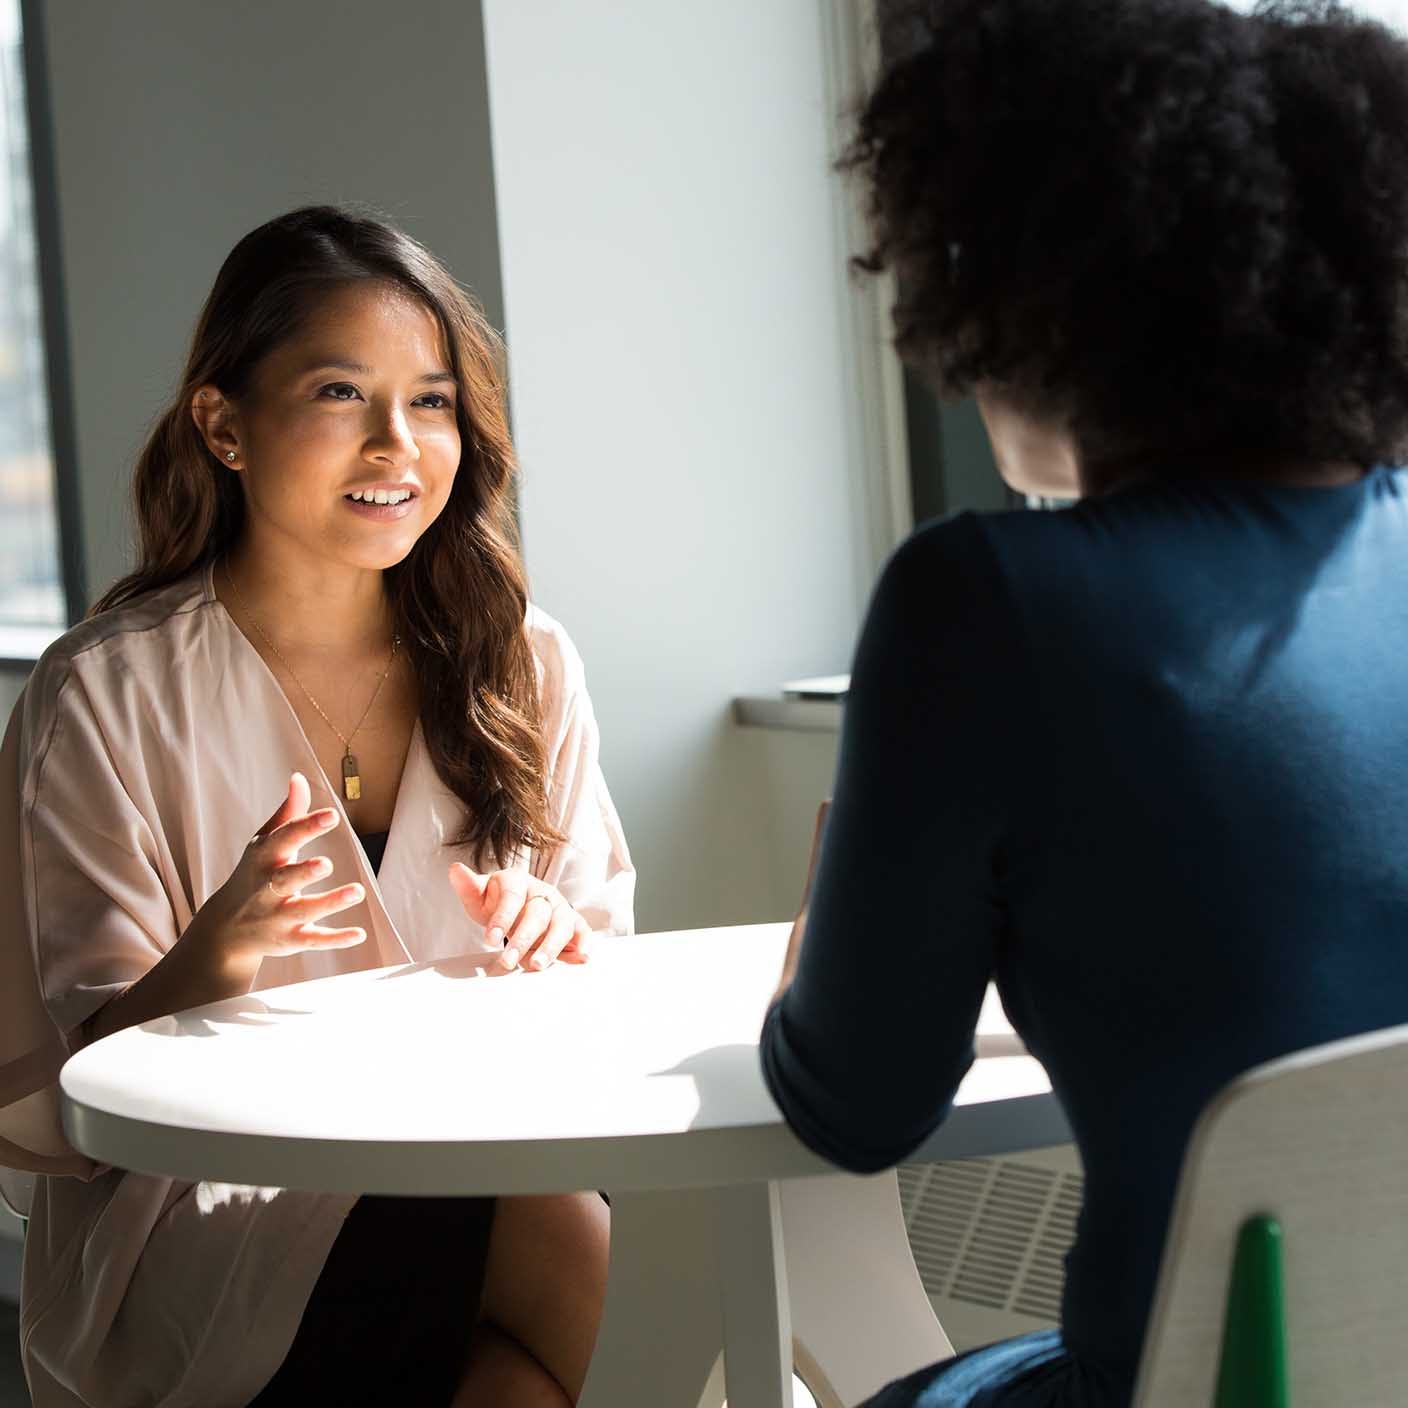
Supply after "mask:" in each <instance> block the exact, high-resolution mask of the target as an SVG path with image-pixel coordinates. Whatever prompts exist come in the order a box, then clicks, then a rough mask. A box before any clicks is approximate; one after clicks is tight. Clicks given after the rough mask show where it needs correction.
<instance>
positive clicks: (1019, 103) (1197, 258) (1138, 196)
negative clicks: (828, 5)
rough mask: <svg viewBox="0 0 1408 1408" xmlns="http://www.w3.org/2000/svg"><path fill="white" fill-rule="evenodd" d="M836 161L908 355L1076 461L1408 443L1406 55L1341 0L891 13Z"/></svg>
mask: <svg viewBox="0 0 1408 1408" xmlns="http://www.w3.org/2000/svg"><path fill="white" fill-rule="evenodd" d="M881 14H882V35H881V38H882V51H883V52H884V53H885V54H886V56H887V60H888V61H889V67H888V69H887V71H886V73H885V75H884V77H883V78H882V79H881V81H880V83H879V86H878V87H877V89H876V91H875V92H874V93H873V94H872V95H871V96H870V98H869V99H868V101H867V102H866V103H865V104H864V106H863V109H862V111H861V113H860V116H859V122H858V127H857V131H856V135H855V138H854V141H853V142H852V144H851V146H850V147H849V149H848V150H847V152H846V153H845V154H844V155H843V157H842V160H841V163H840V165H841V166H842V168H843V169H849V170H853V171H856V172H858V173H859V174H860V175H861V177H862V178H863V182H864V186H865V190H866V193H867V195H868V198H869V207H870V216H871V220H872V229H873V231H874V236H875V244H874V248H873V249H872V251H871V252H870V253H869V254H868V255H865V256H862V257H860V258H858V259H856V260H855V261H853V262H854V263H855V264H856V265H857V266H858V267H860V268H863V269H867V270H870V271H872V272H876V271H879V270H881V269H884V268H892V269H893V270H895V272H896V274H897V276H898V278H897V283H898V288H899V297H898V301H897V304H896V307H895V333H896V337H895V341H896V346H897V347H898V349H899V351H900V353H901V354H902V355H903V356H904V357H906V359H908V360H910V361H911V362H913V363H915V364H916V365H917V366H918V367H919V368H921V369H922V370H923V371H925V372H926V373H927V374H928V376H929V377H930V379H932V380H933V381H934V383H935V384H936V387H937V389H938V391H939V393H940V394H941V395H946V396H962V395H965V394H967V393H968V392H970V391H972V390H973V389H975V388H976V387H978V386H980V385H982V384H985V383H993V384H996V385H999V386H1001V387H1002V388H1003V389H1004V390H1006V391H1007V392H1009V393H1010V394H1013V395H1017V396H1020V397H1022V398H1024V400H1025V402H1026V404H1028V405H1029V406H1030V407H1031V408H1032V409H1033V410H1034V411H1036V412H1038V413H1040V414H1042V415H1045V416H1049V417H1052V418H1054V419H1057V420H1059V421H1060V422H1061V423H1063V424H1066V425H1068V426H1069V427H1070V428H1071V430H1072V431H1073V432H1074V434H1075V437H1076V440H1077V443H1078V444H1079V445H1081V447H1082V448H1083V449H1084V450H1086V451H1087V452H1097V451H1098V452H1099V453H1106V454H1107V453H1117V454H1124V453H1137V454H1149V453H1155V454H1161V453H1163V452H1172V453H1176V454H1184V453H1186V452H1189V451H1194V452H1197V451H1209V452H1216V453H1219V454H1225V453H1229V452H1230V453H1241V452H1250V453H1255V454H1262V455H1264V454H1272V455H1279V454H1286V455H1294V456H1297V457H1304V456H1309V457H1312V458H1315V459H1327V460H1349V461H1353V462H1356V463H1359V464H1362V465H1366V466H1367V465H1373V464H1378V463H1384V462H1387V461H1391V460H1397V459H1399V458H1401V457H1402V455H1403V454H1404V452H1405V450H1408V43H1405V42H1404V41H1403V40H1402V39H1401V38H1399V37H1397V36H1396V35H1394V34H1393V33H1392V32H1391V31H1389V30H1388V29H1385V28H1384V27H1383V26H1381V25H1378V24H1375V23H1372V22H1369V21H1366V20H1364V19H1362V18H1359V17H1357V16H1355V15H1353V14H1351V13H1349V12H1347V11H1345V10H1343V9H1341V8H1340V7H1339V6H1337V5H1335V4H1330V3H1300V4H1284V3H1282V4H1270V5H1263V6H1262V7H1260V8H1259V9H1258V10H1257V11H1255V12H1254V13H1252V14H1239V13H1237V12H1235V11H1232V10H1229V9H1225V8H1223V7H1222V6H1220V5H1216V4H1212V3H1209V0H926V2H925V3H914V0H900V2H899V3H891V4H889V5H887V6H885V8H883V9H882V12H881Z"/></svg>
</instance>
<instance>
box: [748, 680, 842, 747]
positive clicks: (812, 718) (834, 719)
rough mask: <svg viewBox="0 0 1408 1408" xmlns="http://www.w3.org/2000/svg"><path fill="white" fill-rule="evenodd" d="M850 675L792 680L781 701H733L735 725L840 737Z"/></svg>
mask: <svg viewBox="0 0 1408 1408" xmlns="http://www.w3.org/2000/svg"><path fill="white" fill-rule="evenodd" d="M850 683H851V677H850V676H849V675H825V676H821V677H819V678H817V679H811V680H792V681H790V682H789V683H787V684H784V685H783V686H782V693H781V695H780V696H779V697H777V698H756V697H749V698H743V699H735V700H734V701H733V717H734V722H735V723H738V724H741V725H742V726H743V727H744V728H783V729H791V730H793V731H794V732H796V733H839V732H840V729H841V710H842V708H843V707H844V704H845V699H846V690H847V689H848V688H849V687H850Z"/></svg>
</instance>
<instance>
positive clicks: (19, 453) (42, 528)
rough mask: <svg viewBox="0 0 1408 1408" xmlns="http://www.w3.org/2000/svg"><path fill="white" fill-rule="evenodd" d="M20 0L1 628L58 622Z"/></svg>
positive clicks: (7, 290)
mask: <svg viewBox="0 0 1408 1408" xmlns="http://www.w3.org/2000/svg"><path fill="white" fill-rule="evenodd" d="M20 41H21V34H20V15H19V0H0V157H2V158H3V162H4V167H3V174H2V175H0V627H4V626H62V625H64V624H65V619H66V618H65V603H64V589H63V577H62V569H61V557H60V550H59V533H58V514H57V513H56V511H55V501H54V459H53V454H52V451H51V446H50V434H49V402H48V395H47V389H46V379H45V376H46V374H45V356H44V328H43V311H42V305H41V301H40V283H39V267H38V258H37V250H36V242H35V225H34V191H33V185H32V182H31V178H30V161H29V131H28V123H27V121H26V117H25V92H24V63H23V54H22V50H21V47H20Z"/></svg>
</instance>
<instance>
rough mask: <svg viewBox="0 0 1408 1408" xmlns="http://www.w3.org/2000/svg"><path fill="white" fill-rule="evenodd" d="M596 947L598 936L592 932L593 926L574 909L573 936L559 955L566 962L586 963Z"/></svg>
mask: <svg viewBox="0 0 1408 1408" xmlns="http://www.w3.org/2000/svg"><path fill="white" fill-rule="evenodd" d="M595 947H596V936H595V935H594V934H593V933H592V926H591V925H590V924H588V923H587V921H586V920H585V919H583V918H582V916H581V915H580V914H578V913H577V911H576V910H575V909H574V910H573V911H572V937H571V938H570V939H569V940H568V941H567V943H566V945H565V946H564V947H563V950H562V952H561V953H560V954H558V957H559V958H560V959H561V960H562V961H563V962H564V963H585V962H586V961H587V960H588V959H589V958H590V957H591V956H592V949H593V948H595Z"/></svg>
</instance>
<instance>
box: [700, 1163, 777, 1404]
mask: <svg viewBox="0 0 1408 1408" xmlns="http://www.w3.org/2000/svg"><path fill="white" fill-rule="evenodd" d="M714 1196H715V1198H716V1199H717V1203H718V1218H719V1224H718V1225H719V1274H720V1281H721V1290H722V1293H723V1317H724V1383H725V1386H726V1388H727V1390H728V1408H792V1316H791V1309H790V1306H789V1303H788V1299H787V1265H786V1261H785V1260H784V1256H783V1242H782V1213H781V1204H780V1201H779V1197H778V1186H777V1184H776V1183H744V1184H740V1185H739V1186H737V1187H732V1188H720V1189H718V1190H717V1191H716V1193H715V1195H714Z"/></svg>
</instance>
